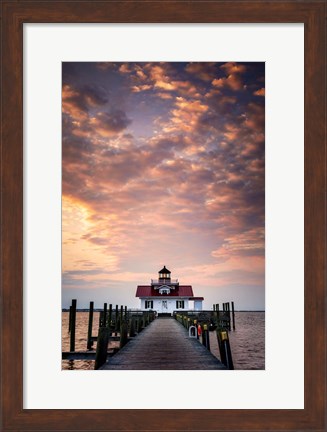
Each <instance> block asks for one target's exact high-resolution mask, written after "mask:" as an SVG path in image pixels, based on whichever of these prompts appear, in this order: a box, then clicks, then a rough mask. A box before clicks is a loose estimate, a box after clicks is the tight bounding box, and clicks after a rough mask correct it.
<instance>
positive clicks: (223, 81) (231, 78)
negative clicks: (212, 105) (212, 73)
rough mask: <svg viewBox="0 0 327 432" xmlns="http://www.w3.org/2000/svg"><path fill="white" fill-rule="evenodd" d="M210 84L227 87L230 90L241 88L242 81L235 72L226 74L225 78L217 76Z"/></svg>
mask: <svg viewBox="0 0 327 432" xmlns="http://www.w3.org/2000/svg"><path fill="white" fill-rule="evenodd" d="M212 85H213V86H215V87H218V88H223V87H227V88H230V89H231V90H234V91H236V90H242V88H243V81H242V79H241V77H240V76H239V75H237V74H232V75H228V77H227V78H218V79H214V80H213V81H212Z"/></svg>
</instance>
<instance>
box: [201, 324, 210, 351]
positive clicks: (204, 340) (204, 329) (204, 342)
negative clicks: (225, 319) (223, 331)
mask: <svg viewBox="0 0 327 432" xmlns="http://www.w3.org/2000/svg"><path fill="white" fill-rule="evenodd" d="M202 345H204V346H205V347H206V348H207V350H209V351H210V340H209V329H208V324H203V326H202Z"/></svg>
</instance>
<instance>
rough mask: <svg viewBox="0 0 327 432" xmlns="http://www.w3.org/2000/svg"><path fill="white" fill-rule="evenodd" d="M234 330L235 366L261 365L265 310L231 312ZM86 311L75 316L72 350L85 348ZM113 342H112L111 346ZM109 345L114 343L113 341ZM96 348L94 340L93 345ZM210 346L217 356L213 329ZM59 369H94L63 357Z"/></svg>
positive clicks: (65, 315)
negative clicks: (74, 336) (232, 313)
mask: <svg viewBox="0 0 327 432" xmlns="http://www.w3.org/2000/svg"><path fill="white" fill-rule="evenodd" d="M68 317H69V313H68V312H63V313H62V350H63V351H69V341H70V339H69V333H68ZM235 322H236V330H235V331H231V332H229V340H230V346H231V351H232V357H233V362H234V368H235V369H264V368H265V313H264V312H235ZM98 324H99V312H94V318H93V332H92V334H93V336H96V335H97V332H98ZM87 327H88V312H78V313H77V315H76V342H75V349H76V351H86V342H87ZM114 344H115V345H114ZM111 346H117V342H113V343H112V344H111V345H110V347H111ZM93 348H94V349H96V342H94V344H93ZM210 349H211V352H212V354H214V355H215V356H216V357H218V358H219V349H218V343H217V338H216V332H214V331H213V332H210ZM62 369H70V370H72V369H84V370H88V369H94V361H92V360H90V361H85V360H63V361H62Z"/></svg>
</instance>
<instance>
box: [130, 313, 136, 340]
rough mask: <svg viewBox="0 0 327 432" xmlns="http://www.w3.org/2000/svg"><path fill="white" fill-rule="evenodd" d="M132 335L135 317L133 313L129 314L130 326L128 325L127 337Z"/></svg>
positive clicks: (133, 333)
mask: <svg viewBox="0 0 327 432" xmlns="http://www.w3.org/2000/svg"><path fill="white" fill-rule="evenodd" d="M134 336H135V319H134V317H133V315H131V318H130V327H129V337H134Z"/></svg>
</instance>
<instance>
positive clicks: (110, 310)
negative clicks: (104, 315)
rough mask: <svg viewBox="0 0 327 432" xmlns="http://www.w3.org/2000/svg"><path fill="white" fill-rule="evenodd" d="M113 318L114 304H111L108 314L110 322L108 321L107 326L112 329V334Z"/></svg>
mask: <svg viewBox="0 0 327 432" xmlns="http://www.w3.org/2000/svg"><path fill="white" fill-rule="evenodd" d="M111 320H112V304H110V305H109V315H108V323H107V326H108V328H109V330H110V334H111Z"/></svg>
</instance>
